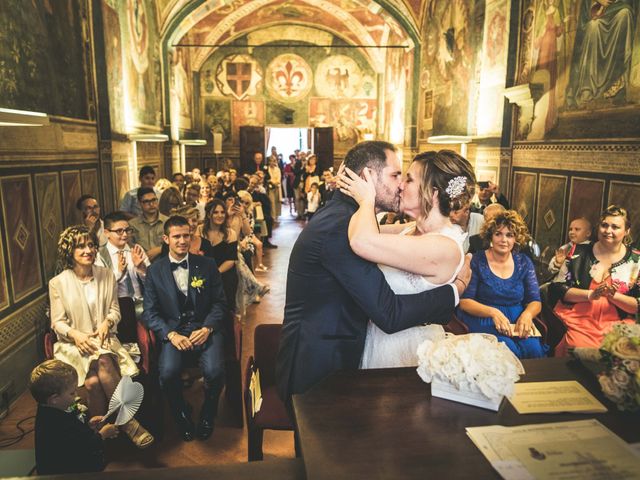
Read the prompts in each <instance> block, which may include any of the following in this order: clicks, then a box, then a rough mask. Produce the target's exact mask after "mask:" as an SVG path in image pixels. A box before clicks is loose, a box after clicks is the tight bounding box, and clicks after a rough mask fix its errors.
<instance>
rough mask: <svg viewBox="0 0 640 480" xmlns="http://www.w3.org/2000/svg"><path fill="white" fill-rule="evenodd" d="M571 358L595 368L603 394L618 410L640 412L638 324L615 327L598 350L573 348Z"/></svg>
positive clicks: (639, 341) (639, 343)
mask: <svg viewBox="0 0 640 480" xmlns="http://www.w3.org/2000/svg"><path fill="white" fill-rule="evenodd" d="M572 353H573V355H574V356H576V357H578V358H579V359H580V360H582V361H583V362H584V363H586V364H587V366H589V363H591V364H595V368H594V370H596V371H599V373H598V381H599V382H600V387H601V388H602V393H604V394H605V396H606V397H607V398H608V399H609V400H611V401H612V402H614V403H615V404H616V406H617V407H618V409H619V410H626V411H629V412H635V411H637V410H639V409H640V324H637V323H636V324H625V323H618V324H616V325H614V327H613V329H612V330H611V332H609V333H608V334H607V335H606V336H605V337H604V339H603V340H602V345H601V346H600V348H599V349H597V348H575V349H574V350H573V351H572Z"/></svg>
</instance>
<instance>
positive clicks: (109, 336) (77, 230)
mask: <svg viewBox="0 0 640 480" xmlns="http://www.w3.org/2000/svg"><path fill="white" fill-rule="evenodd" d="M97 245H98V243H97V241H96V238H95V236H94V235H93V233H91V232H89V230H88V229H87V228H86V227H85V226H73V227H69V228H67V229H66V230H65V231H64V232H62V234H61V235H60V239H59V240H58V271H61V273H60V274H58V275H57V276H56V277H54V278H52V279H51V281H50V282H49V300H50V304H51V328H52V329H53V331H54V332H55V333H56V335H57V337H58V341H57V342H56V343H55V344H54V350H53V355H54V357H55V358H56V359H58V360H61V361H63V362H65V363H68V364H69V365H71V366H73V367H74V368H75V369H76V371H77V372H78V382H79V384H78V387H81V386H82V385H84V386H85V387H86V389H87V392H88V394H89V410H90V412H91V415H92V416H93V415H104V414H105V413H106V412H107V408H108V403H109V399H110V398H111V395H112V394H113V392H114V390H115V388H116V386H117V385H118V382H119V381H120V378H121V375H130V376H134V375H137V373H138V368H137V367H136V364H135V362H134V361H133V359H132V358H131V356H130V355H129V354H128V353H127V351H126V350H125V349H124V347H123V346H122V344H121V343H120V342H119V340H118V338H117V337H116V335H115V333H116V326H117V324H118V322H119V321H120V308H119V306H118V295H117V285H116V279H115V276H114V275H113V272H112V271H111V270H110V269H107V268H103V267H99V266H96V265H94V261H95V259H96V255H97ZM122 428H123V430H124V432H125V433H126V434H127V435H128V436H129V437H130V438H131V440H132V441H133V442H134V443H135V445H136V446H137V447H139V448H145V447H147V446H149V445H151V443H153V436H152V435H151V434H150V433H149V432H147V431H146V430H145V429H144V428H143V427H142V426H141V425H140V424H139V423H138V421H137V420H135V419H132V420H131V421H129V422H128V423H127V424H126V425H123V427H122Z"/></svg>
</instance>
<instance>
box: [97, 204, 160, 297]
mask: <svg viewBox="0 0 640 480" xmlns="http://www.w3.org/2000/svg"><path fill="white" fill-rule="evenodd" d="M104 231H105V232H106V235H107V239H108V241H107V244H106V245H105V246H103V247H100V249H99V250H98V258H97V259H96V265H99V266H101V267H107V268H108V269H110V270H111V271H113V274H114V275H115V276H116V282H117V283H118V298H123V297H129V298H131V299H133V301H134V302H141V301H142V283H143V282H144V279H145V277H146V275H147V267H148V266H149V264H150V262H149V259H148V258H147V254H146V253H145V252H144V249H143V248H142V247H141V246H140V245H137V244H134V245H133V246H132V247H130V246H129V244H128V242H129V236H130V235H131V233H132V232H133V229H132V228H131V227H130V226H129V221H128V220H127V215H126V214H125V213H124V212H113V213H110V214H109V215H107V216H106V217H104Z"/></svg>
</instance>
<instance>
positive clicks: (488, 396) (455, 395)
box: [417, 333, 524, 410]
mask: <svg viewBox="0 0 640 480" xmlns="http://www.w3.org/2000/svg"><path fill="white" fill-rule="evenodd" d="M417 353H418V359H419V360H418V369H417V371H418V375H420V378H422V380H424V381H425V382H427V383H431V394H432V396H437V397H441V398H447V399H449V400H454V401H458V402H462V403H468V404H471V405H476V406H479V407H483V408H489V409H491V410H498V408H499V406H500V403H501V401H502V398H503V397H505V396H506V397H510V396H512V395H513V391H514V384H515V383H516V382H517V381H518V380H519V379H520V375H522V374H524V368H523V367H522V363H520V360H518V357H516V356H515V355H514V354H513V352H511V350H509V348H508V347H507V346H506V345H505V344H504V343H501V342H498V339H497V338H496V337H495V336H493V335H487V334H483V333H471V334H468V335H451V334H447V335H446V336H444V338H441V339H435V340H425V341H424V342H422V343H421V344H420V346H419V347H418V352H417Z"/></svg>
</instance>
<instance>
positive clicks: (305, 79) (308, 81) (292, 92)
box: [265, 53, 313, 103]
mask: <svg viewBox="0 0 640 480" xmlns="http://www.w3.org/2000/svg"><path fill="white" fill-rule="evenodd" d="M265 81H266V87H267V91H268V92H269V94H270V95H271V96H272V97H274V98H275V99H277V100H280V101H282V102H285V103H293V102H297V101H299V100H302V99H303V98H304V97H305V96H306V95H307V94H308V93H309V91H310V90H311V87H312V86H313V73H312V71H311V67H310V66H309V64H308V63H307V62H306V61H305V60H304V59H303V58H302V57H301V56H299V55H296V54H294V53H284V54H282V55H278V56H277V57H276V58H274V59H273V60H272V61H271V63H269V66H268V67H267V72H266V79H265Z"/></svg>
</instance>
